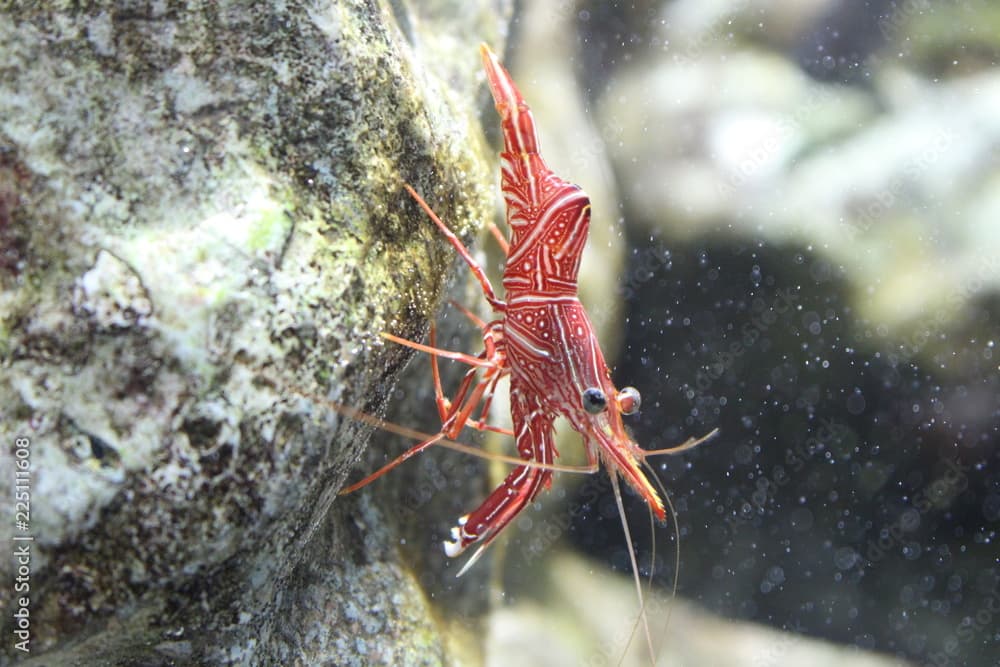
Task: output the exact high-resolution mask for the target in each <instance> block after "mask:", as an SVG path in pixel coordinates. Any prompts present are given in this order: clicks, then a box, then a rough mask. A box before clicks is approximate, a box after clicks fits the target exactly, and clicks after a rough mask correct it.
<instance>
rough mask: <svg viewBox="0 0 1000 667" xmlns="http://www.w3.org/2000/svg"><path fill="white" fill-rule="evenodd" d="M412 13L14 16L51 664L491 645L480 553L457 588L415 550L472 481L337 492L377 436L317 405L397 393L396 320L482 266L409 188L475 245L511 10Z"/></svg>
mask: <svg viewBox="0 0 1000 667" xmlns="http://www.w3.org/2000/svg"><path fill="white" fill-rule="evenodd" d="M392 7H393V10H394V13H393V14H392V15H390V14H389V13H388V12H387V10H385V9H384V7H383V6H382V5H379V4H370V3H360V2H346V1H345V2H335V3H328V2H319V3H311V4H304V3H278V4H276V5H272V4H258V5H253V6H252V7H251V6H250V5H246V4H245V3H232V2H222V3H210V4H202V3H186V4H185V6H184V7H181V8H173V7H168V6H167V5H166V4H165V3H160V2H151V3H142V4H140V5H136V4H135V3H126V2H118V3H103V5H102V6H95V5H88V6H87V8H85V9H69V8H62V9H53V8H52V7H51V6H50V5H48V3H36V2H22V3H17V4H16V5H15V6H13V7H10V6H8V8H7V9H5V10H4V11H3V13H2V15H0V17H2V18H0V45H2V46H0V54H2V58H0V62H2V63H3V65H2V66H0V67H2V72H3V76H2V77H0V82H2V83H0V244H2V252H0V287H2V291H0V312H2V313H3V315H2V318H3V319H2V321H0V353H2V355H3V358H2V376H0V405H2V408H0V410H2V419H0V442H2V443H3V447H4V451H5V452H8V451H13V444H12V443H14V441H15V438H17V437H21V438H27V440H28V441H29V442H30V446H28V447H27V448H26V450H27V451H29V452H30V466H31V468H30V491H31V499H32V505H31V509H32V512H31V517H30V525H29V526H28V528H27V529H26V530H23V531H19V533H18V534H19V535H29V534H30V535H31V536H33V537H34V542H32V543H30V549H31V581H30V585H31V589H30V616H31V637H32V642H31V644H30V648H31V653H32V656H38V657H37V662H36V664H41V663H46V664H81V663H88V664H96V663H101V664H124V663H129V664H131V663H142V664H168V663H171V662H182V663H199V664H293V663H294V664H318V663H323V662H326V663H331V664H362V663H364V664H371V663H372V662H382V663H385V664H440V663H442V662H444V661H446V660H449V659H459V656H466V658H465V659H471V658H469V657H468V656H474V655H475V654H476V653H477V643H476V640H475V637H474V635H472V634H470V633H469V631H468V630H466V631H464V632H462V631H458V632H456V631H455V628H459V627H461V624H460V623H458V622H457V621H456V620H455V619H456V617H461V618H462V619H463V620H467V621H470V622H472V623H473V624H474V623H475V618H476V617H477V616H478V615H479V614H481V613H482V610H483V608H484V604H485V603H484V599H483V597H482V594H481V593H477V591H479V590H481V588H480V587H479V585H478V584H479V580H480V579H481V578H482V577H484V576H485V574H484V573H485V572H486V569H485V568H483V569H481V570H478V571H477V570H473V571H472V572H470V574H469V575H467V577H466V578H465V580H463V581H462V582H461V585H460V586H455V585H451V584H445V583H444V582H445V581H448V580H450V579H451V578H452V575H451V572H454V568H451V565H452V564H450V563H446V562H445V559H444V557H443V556H442V555H437V556H421V557H420V558H417V559H413V558H411V557H410V554H407V553H406V552H405V551H404V550H403V549H404V548H405V549H412V550H413V552H418V553H421V554H422V553H423V552H424V550H425V549H434V550H436V551H437V552H439V551H440V547H439V545H438V540H439V538H440V537H443V536H444V534H445V533H446V530H447V528H448V527H450V525H451V523H452V522H453V520H454V515H447V516H443V517H435V516H433V515H432V514H431V512H432V511H434V510H435V508H438V509H440V510H441V511H447V512H451V511H453V510H455V511H457V507H454V506H463V505H464V506H467V505H468V504H471V503H472V502H474V501H473V499H472V498H471V496H470V495H469V494H470V489H475V490H477V491H481V489H479V486H480V484H481V481H480V480H479V479H478V477H477V476H476V475H455V476H454V477H453V478H450V479H449V480H448V482H449V484H448V491H449V492H448V494H441V493H437V494H436V496H435V497H434V498H433V499H430V498H429V499H427V501H422V502H421V503H419V504H414V506H413V507H410V508H407V509H408V510H410V511H411V512H412V513H410V514H407V513H405V512H400V511H399V504H400V502H401V497H402V496H403V490H404V489H409V488H414V487H416V486H417V481H419V480H420V479H421V478H422V477H421V476H422V475H423V474H424V470H423V469H422V468H421V467H420V466H417V465H416V464H412V465H410V466H407V467H404V468H403V469H400V470H399V471H396V472H394V474H393V478H394V480H395V481H394V483H392V484H376V485H373V486H372V487H371V488H370V489H366V490H365V491H363V492H359V493H357V494H354V495H352V496H347V497H341V498H337V496H336V493H337V490H338V489H340V488H341V487H342V486H343V484H344V481H345V479H346V478H347V476H348V474H349V472H350V471H351V469H352V467H353V465H354V464H355V463H356V462H357V460H358V458H359V456H360V455H361V453H362V452H363V450H364V449H365V444H366V442H367V440H368V437H369V435H370V433H371V428H370V427H369V426H365V425H363V424H361V423H359V422H357V421H353V420H350V419H346V418H344V417H342V416H340V415H339V414H338V413H337V411H336V410H335V409H334V408H333V407H331V405H330V404H329V403H327V402H326V400H327V399H329V400H330V401H334V402H335V403H336V404H340V405H351V406H360V407H361V408H362V409H365V410H368V411H376V412H377V411H379V410H381V409H382V406H384V405H385V404H386V402H387V401H388V400H390V399H393V398H394V394H393V391H392V390H393V386H394V383H395V379H396V377H397V375H398V373H399V371H400V369H401V367H402V366H403V364H404V363H405V362H406V360H407V359H409V357H410V356H412V355H411V354H410V353H409V352H408V351H406V350H404V349H402V348H400V347H397V346H386V345H383V344H382V343H381V340H380V338H379V337H378V334H379V332H381V331H393V332H394V333H396V334H398V335H402V336H406V337H410V338H417V339H419V338H420V337H421V335H422V333H423V332H424V330H425V328H426V324H427V321H428V318H430V317H432V316H433V315H434V313H435V310H436V306H437V304H438V303H439V301H440V299H441V295H442V291H443V289H444V287H445V284H446V281H445V276H446V274H447V273H448V272H453V273H456V274H458V275H461V276H462V277H463V279H464V277H465V274H464V273H458V272H456V271H454V270H453V267H455V266H456V261H457V260H456V256H455V253H454V251H453V249H452V248H451V247H450V246H448V245H447V244H446V243H444V242H443V241H442V239H441V238H440V234H439V232H438V231H437V230H436V229H435V228H434V227H433V225H431V224H429V222H428V221H427V220H426V218H425V216H424V215H423V214H422V213H421V212H420V211H419V210H418V209H417V207H416V206H415V205H414V204H413V202H411V201H409V199H408V198H407V197H406V195H405V193H404V192H403V190H402V183H403V182H404V181H405V182H409V183H411V184H413V185H414V187H416V188H417V189H418V190H419V191H421V192H422V193H423V194H424V195H425V196H426V197H427V199H428V200H429V201H430V202H431V204H432V205H433V206H434V207H435V208H436V210H437V211H438V213H439V214H440V215H441V217H442V218H444V219H445V220H447V221H448V223H449V224H450V225H451V226H452V227H453V228H454V229H455V230H456V231H457V232H458V233H460V234H461V235H463V236H465V237H467V238H468V235H469V234H470V232H471V231H472V230H474V229H476V228H478V225H479V223H480V222H481V221H482V220H485V219H488V217H489V216H490V215H491V214H492V211H493V208H492V202H493V193H492V188H491V183H492V182H493V179H492V178H491V176H490V174H491V173H492V170H491V169H490V166H489V164H490V163H488V162H487V158H486V157H485V156H486V155H487V154H488V153H487V152H486V151H485V150H484V142H483V140H482V138H481V134H480V129H479V127H478V125H477V122H476V110H477V107H476V104H475V103H476V102H477V101H479V100H482V99H483V94H484V91H483V89H482V87H481V80H482V77H481V74H480V63H479V60H478V57H477V53H476V45H477V43H478V42H479V41H482V40H487V41H491V42H492V43H494V44H495V45H497V46H499V44H497V42H498V35H500V34H501V33H502V32H503V31H504V23H503V21H504V17H505V16H507V15H509V12H510V6H509V3H503V2H502V3H498V4H497V5H495V6H494V7H493V8H491V9H488V10H487V9H484V10H481V11H471V12H462V13H458V12H455V11H453V8H451V9H449V7H450V3H448V2H441V3H429V4H428V5H427V6H425V7H423V8H421V9H420V10H408V9H405V8H403V7H402V6H401V5H398V4H393V5H392ZM418 11H419V13H418ZM489 160H490V161H492V160H493V158H492V156H491V157H490V158H489ZM428 385H429V380H428V379H427V376H426V373H423V372H421V373H420V374H419V375H418V376H416V377H415V378H414V383H413V384H412V385H402V386H401V389H400V390H397V392H396V393H397V394H402V395H405V396H408V397H409V398H412V399H413V400H421V399H426V398H427V397H428V396H429V394H428V391H429V388H428ZM428 405H430V403H426V402H425V403H423V404H422V406H423V408H422V412H423V413H425V414H426V413H427V409H426V408H427V406H428ZM425 428H430V429H434V428H435V427H434V426H433V422H430V423H425ZM383 456H384V454H383ZM379 458H380V460H381V459H382V457H381V456H380V457H379ZM14 460H15V459H14V457H13V456H6V455H5V456H4V457H3V459H2V460H0V478H2V480H3V482H2V483H0V484H2V488H3V493H4V494H5V495H6V496H7V497H11V494H12V493H13V489H11V488H10V486H11V484H12V480H13V479H14V475H13V469H12V468H13V465H14ZM442 460H443V461H445V462H447V461H449V459H447V458H443V459H432V460H431V461H432V463H435V465H439V464H438V463H437V462H438V461H442ZM373 464H374V462H373ZM440 465H443V464H440ZM451 465H457V464H451ZM424 467H426V466H424ZM411 478H412V480H415V481H410V482H406V481H404V480H408V479H411ZM432 495H434V494H432ZM445 495H447V498H443V496H445ZM431 500H432V502H431ZM417 511H419V512H421V514H419V515H417V514H415V512H417ZM415 517H416V518H418V519H419V522H417V521H416V520H415ZM439 519H440V521H439ZM437 533H440V534H437ZM11 538H12V535H11V526H10V525H9V523H5V524H4V525H3V528H2V529H0V539H2V540H3V541H4V542H5V543H10V540H11ZM401 542H406V543H407V545H408V546H406V547H404V548H401V547H400V543H401ZM13 566H14V564H13V562H12V561H11V560H10V559H5V560H4V561H3V565H0V576H3V578H5V579H7V580H10V579H11V577H12V576H13V571H12V569H11V568H12V567H13ZM13 594H14V591H13V590H12V588H11V587H9V586H7V587H4V588H3V589H0V607H2V608H3V609H4V621H3V632H4V634H5V636H8V637H9V636H11V632H12V629H13V626H12V618H13V617H12V613H13V611H14V609H15V607H16V606H18V604H19V602H18V600H15V599H13V598H12V596H13ZM448 596H452V597H454V598H457V599H458V600H460V601H463V602H461V604H459V603H455V604H449V605H448V609H447V610H446V611H444V612H441V613H440V614H438V613H437V612H432V607H433V606H434V605H435V602H434V601H433V599H432V598H437V599H440V598H441V597H445V598H447V597H448ZM435 618H439V619H440V620H435ZM4 651H5V652H6V653H5V654H4V655H3V657H0V662H4V663H6V662H8V661H9V660H11V659H13V658H14V657H15V656H16V655H20V653H19V652H18V651H17V650H16V649H14V648H13V647H12V646H11V643H10V642H7V643H5V645H4ZM449 656H450V657H449ZM24 664H29V663H28V662H25V663H24Z"/></svg>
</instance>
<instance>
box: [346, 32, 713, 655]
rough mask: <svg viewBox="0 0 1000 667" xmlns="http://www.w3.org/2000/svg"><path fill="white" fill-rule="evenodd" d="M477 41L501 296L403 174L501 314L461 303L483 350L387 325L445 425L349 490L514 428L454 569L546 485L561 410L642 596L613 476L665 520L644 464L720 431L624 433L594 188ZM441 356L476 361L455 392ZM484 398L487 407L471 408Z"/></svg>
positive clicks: (459, 529) (633, 398)
mask: <svg viewBox="0 0 1000 667" xmlns="http://www.w3.org/2000/svg"><path fill="white" fill-rule="evenodd" d="M480 53H481V56H482V61H483V66H484V68H485V70H486V78H487V82H488V84H489V88H490V92H491V93H492V95H493V100H494V102H495V105H496V110H497V113H498V115H499V116H500V123H501V129H502V134H503V141H504V146H503V150H502V151H501V153H500V165H501V189H502V192H503V197H504V201H505V204H506V222H507V226H508V228H509V230H510V239H509V241H508V240H507V239H505V238H504V237H503V236H502V233H501V232H499V230H497V229H496V228H495V227H493V229H492V230H493V232H494V235H495V236H497V237H498V240H499V241H500V244H501V247H502V248H503V250H504V252H505V253H506V256H507V258H506V264H505V267H504V270H503V276H502V284H503V288H504V300H501V299H499V298H498V297H497V296H496V292H495V291H494V289H493V286H492V285H491V283H490V280H489V278H488V277H487V276H486V274H485V272H484V271H483V269H482V267H481V266H480V265H479V264H478V263H477V262H476V261H475V259H473V257H472V256H471V254H470V253H469V251H468V250H467V249H466V248H465V246H464V245H463V244H462V242H461V241H460V240H459V239H458V237H456V236H455V235H454V233H452V232H451V230H450V229H448V227H447V225H445V224H444V223H443V222H442V221H441V220H440V219H439V218H438V216H437V215H435V213H434V212H433V210H432V209H431V208H430V206H429V205H428V204H427V203H426V202H425V201H424V200H423V198H421V197H420V195H419V194H418V193H417V192H416V191H415V190H414V189H413V188H412V187H410V186H409V185H406V186H405V188H406V190H407V191H408V192H409V194H410V195H411V196H412V197H413V198H414V199H415V200H416V202H417V203H418V204H419V205H420V207H421V208H422V209H423V210H424V211H425V212H426V214H427V215H428V217H430V219H431V220H432V221H433V222H434V224H435V225H436V226H437V227H438V228H439V229H440V230H441V232H442V233H443V234H444V236H445V238H446V239H447V240H448V241H449V242H450V243H451V245H452V246H453V247H454V248H455V250H456V251H457V252H458V254H459V255H460V256H461V257H462V259H463V260H464V261H465V263H466V264H468V266H469V268H470V269H471V270H472V273H473V275H474V276H475V277H476V279H477V280H478V282H479V284H480V286H481V287H482V290H483V294H484V296H485V298H486V301H487V302H488V303H489V305H490V307H491V308H492V309H493V311H494V313H495V314H496V319H494V320H493V321H491V322H488V323H487V322H483V321H482V320H479V319H478V318H476V317H475V316H474V315H472V314H471V313H469V312H468V311H465V312H466V315H467V316H468V317H470V318H472V319H473V321H475V322H476V324H477V325H479V326H480V328H481V331H482V334H483V345H484V349H483V351H482V352H481V353H480V354H479V355H477V356H472V355H468V354H464V353H461V352H452V351H447V350H442V349H439V348H437V347H435V339H434V329H433V327H432V329H431V335H430V345H423V344H420V343H416V342H413V341H409V340H406V339H402V338H399V337H396V336H393V335H391V334H383V336H384V337H385V338H386V339H388V340H391V341H393V342H395V343H398V344H401V345H405V346H408V347H410V348H413V349H416V350H419V351H422V352H426V353H429V354H430V355H432V368H433V375H434V383H435V397H436V402H437V407H438V411H439V414H440V417H441V420H442V427H441V430H440V432H439V433H437V434H435V435H433V436H431V437H429V438H427V439H425V440H423V441H422V442H420V443H418V444H416V445H414V446H413V447H411V448H410V449H409V450H407V451H406V452H405V453H404V454H402V455H401V456H400V457H398V458H396V459H395V460H393V461H391V462H390V463H388V464H386V465H385V466H383V467H382V468H381V469H379V470H378V471H376V472H375V473H373V474H371V475H369V476H368V477H366V478H365V479H363V480H361V481H360V482H357V483H356V484H353V485H351V486H349V487H347V488H346V489H345V490H344V491H343V492H345V493H346V492H350V491H353V490H355V489H357V488H360V487H361V486H364V485H365V484H367V483H369V482H370V481H372V480H374V479H375V478H377V477H379V476H381V475H382V474H384V473H385V472H387V471H388V470H390V469H392V468H394V467H395V466H397V465H399V464H400V463H402V462H403V461H405V460H406V459H408V458H410V457H411V456H413V455H415V454H417V453H419V452H421V451H423V450H424V449H426V448H427V447H429V446H431V445H434V444H436V443H442V442H444V441H446V440H451V439H454V438H455V437H456V436H457V435H458V434H459V432H460V431H461V430H462V429H463V428H465V427H466V426H470V427H472V428H476V429H479V430H492V431H498V432H500V433H505V434H507V435H511V436H513V437H514V439H515V442H516V446H517V453H518V456H519V457H520V459H521V461H522V463H521V464H519V465H517V466H516V467H515V468H514V469H513V470H512V471H511V472H510V473H509V474H508V475H507V478H506V479H504V480H503V482H502V483H501V484H500V485H499V486H498V487H497V488H496V489H494V490H493V492H492V493H491V494H490V495H489V496H488V497H487V498H486V499H485V500H484V501H483V502H482V504H480V506H479V507H477V508H476V509H474V510H473V511H472V512H470V513H469V514H466V515H465V516H463V517H461V518H460V519H458V522H457V524H456V525H455V526H454V527H453V528H452V530H451V539H450V540H448V541H446V542H445V543H444V550H445V553H446V554H447V555H448V556H450V557H456V556H459V555H460V554H462V553H463V552H465V551H466V550H467V549H468V548H469V547H471V546H473V545H475V546H476V550H475V552H474V553H473V555H472V556H471V557H470V558H469V559H468V561H467V562H466V563H465V565H464V566H463V567H462V568H461V570H460V571H459V573H458V574H459V576H461V574H463V573H464V572H466V571H467V570H468V569H469V568H470V567H471V566H472V565H473V563H475V562H476V560H477V559H478V558H479V557H480V555H482V553H483V551H484V550H485V549H486V548H487V547H488V546H489V545H490V544H491V543H492V542H493V541H494V540H495V539H496V538H497V536H499V535H500V534H501V532H502V531H503V529H504V528H505V527H506V526H507V525H509V524H510V522H511V521H512V520H513V519H514V518H515V517H517V516H518V514H519V513H520V512H521V511H523V510H524V509H525V507H527V506H528V505H529V504H530V503H531V502H532V501H534V500H535V498H536V497H537V496H538V495H539V493H541V491H542V490H543V489H548V488H549V487H550V486H551V483H552V475H553V473H554V472H555V470H558V469H560V468H559V466H558V465H556V464H555V461H556V458H557V456H558V452H557V451H556V446H555V430H554V422H555V420H556V419H557V418H558V417H564V418H565V419H566V420H567V421H568V422H569V424H570V426H571V427H572V428H573V429H574V430H575V431H577V432H578V433H579V434H580V435H581V436H582V438H583V445H584V448H585V451H586V455H587V461H588V466H587V467H586V468H585V471H586V472H596V471H597V470H598V469H599V468H600V466H601V464H603V465H604V466H606V467H607V469H608V473H609V475H610V478H611V481H612V486H613V489H614V491H615V495H616V499H617V501H618V506H619V510H620V512H621V514H622V523H623V525H624V529H625V535H626V540H627V541H628V543H629V551H630V553H631V559H632V563H631V564H632V569H633V572H634V573H635V581H636V586H637V588H638V590H639V598H640V603H641V600H642V590H641V586H640V584H639V579H638V574H637V572H638V568H637V566H636V562H635V555H634V551H633V549H632V548H631V536H630V534H629V529H628V523H627V521H626V520H625V517H624V510H623V509H622V503H621V497H620V492H619V487H618V479H619V478H621V480H623V481H624V482H625V484H627V485H628V486H629V487H631V488H632V489H633V490H634V491H635V492H636V493H637V494H638V495H639V496H640V497H641V498H642V499H643V500H644V501H645V503H646V505H647V506H648V507H649V509H650V511H651V512H652V514H653V515H654V516H655V517H656V518H657V519H658V520H659V521H660V522H665V521H666V509H665V507H664V502H663V499H662V498H661V497H660V494H659V493H658V491H657V489H656V487H655V486H654V485H653V484H652V483H651V481H650V479H649V477H647V476H646V474H645V472H644V471H643V469H642V467H641V465H642V464H643V462H644V460H645V458H646V457H648V456H650V455H651V454H665V453H678V452H681V451H685V450H687V449H690V448H692V447H694V446H695V445H697V444H699V443H700V442H703V441H704V440H706V439H707V438H709V437H711V436H712V435H714V433H715V432H714V431H713V432H712V433H709V434H708V435H707V436H704V437H702V438H699V439H697V440H694V439H691V440H688V441H687V442H685V443H683V444H681V445H678V446H676V447H672V448H669V449H665V450H657V451H655V452H654V451H647V450H643V449H642V448H641V447H639V445H637V444H636V443H635V442H634V441H633V440H632V439H631V438H630V437H629V435H628V433H627V432H626V430H625V426H624V424H623V422H622V415H630V414H633V413H635V412H636V411H638V409H639V407H640V395H639V392H638V391H637V390H636V389H634V388H632V387H625V388H623V389H621V390H619V389H617V388H616V387H615V385H614V383H613V382H612V380H611V372H610V370H609V368H608V365H607V363H606V361H605V359H604V355H603V353H602V352H601V348H600V344H599V343H598V340H597V336H596V334H595V332H594V327H593V324H592V323H591V321H590V318H589V317H588V316H587V311H586V310H585V309H584V307H583V305H582V304H581V302H580V299H579V296H578V293H577V275H578V273H579V270H580V260H581V257H582V254H583V249H584V245H585V244H586V242H587V237H588V231H589V226H590V215H591V209H590V199H589V198H588V197H587V195H586V194H585V193H584V191H583V190H582V189H581V188H580V187H578V186H576V185H573V184H571V183H569V182H567V181H564V180H563V179H561V178H559V177H558V176H556V175H555V174H553V173H552V171H551V170H550V169H549V168H548V167H547V166H546V164H545V161H544V160H543V159H542V156H541V154H540V153H539V147H538V138H537V135H536V131H535V122H534V119H533V117H532V114H531V110H530V109H529V107H528V105H527V103H526V102H525V101H524V98H523V97H522V96H521V93H520V92H519V91H518V89H517V87H516V85H515V84H514V81H513V80H512V79H511V77H510V75H509V74H508V73H507V71H506V70H505V69H504V67H503V65H501V64H500V62H499V60H498V59H497V57H496V55H495V54H494V53H493V52H492V51H490V49H489V47H487V46H486V45H485V44H483V45H482V46H481V47H480ZM439 357H443V358H447V359H452V360H455V361H459V362H462V363H465V364H467V365H469V366H470V369H469V371H468V372H467V373H466V375H465V377H464V378H463V380H462V383H461V384H460V386H459V388H458V391H457V392H456V394H455V398H454V399H452V400H449V399H447V398H446V397H445V396H444V392H443V390H442V388H441V381H440V374H439V371H438V367H437V359H438V358H439ZM508 376H509V378H510V410H511V422H512V424H513V427H512V428H511V429H509V430H508V429H502V428H498V427H493V426H490V425H489V424H487V423H486V418H485V417H486V413H487V411H488V408H489V404H490V400H491V399H492V396H493V393H494V391H495V390H496V387H497V383H498V382H499V380H500V379H501V378H503V377H508ZM480 405H481V406H482V408H481V409H480V412H479V415H480V416H479V418H478V419H473V416H474V414H475V412H476V409H477V408H478V407H479V406H480ZM648 638H649V633H648V629H647V640H648Z"/></svg>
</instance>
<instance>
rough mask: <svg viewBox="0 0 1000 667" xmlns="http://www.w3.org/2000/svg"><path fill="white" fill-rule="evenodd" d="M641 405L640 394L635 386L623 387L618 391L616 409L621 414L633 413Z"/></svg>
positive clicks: (637, 410)
mask: <svg viewBox="0 0 1000 667" xmlns="http://www.w3.org/2000/svg"><path fill="white" fill-rule="evenodd" d="M641 405H642V396H640V395H639V390H638V389H636V388H635V387H625V388H624V389H622V390H621V391H620V392H618V409H619V410H621V412H622V414H623V415H634V414H635V413H637V412H639V407H640V406H641Z"/></svg>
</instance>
